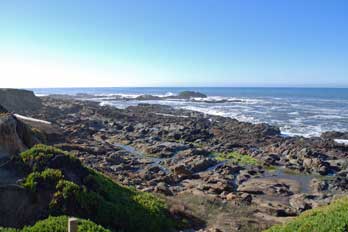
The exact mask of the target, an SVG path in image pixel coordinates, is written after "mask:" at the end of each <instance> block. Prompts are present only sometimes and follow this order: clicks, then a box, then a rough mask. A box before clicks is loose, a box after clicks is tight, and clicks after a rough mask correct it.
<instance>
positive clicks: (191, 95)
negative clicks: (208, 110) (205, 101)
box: [178, 91, 207, 99]
mask: <svg viewBox="0 0 348 232" xmlns="http://www.w3.org/2000/svg"><path fill="white" fill-rule="evenodd" d="M206 97H207V95H205V94H203V93H199V92H194V91H183V92H180V93H179V94H178V98H181V99H190V98H206Z"/></svg>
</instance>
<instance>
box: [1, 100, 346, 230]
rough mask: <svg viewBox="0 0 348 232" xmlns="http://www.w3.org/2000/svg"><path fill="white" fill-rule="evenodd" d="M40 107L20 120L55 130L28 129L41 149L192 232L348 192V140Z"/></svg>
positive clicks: (150, 108) (277, 217)
mask: <svg viewBox="0 0 348 232" xmlns="http://www.w3.org/2000/svg"><path fill="white" fill-rule="evenodd" d="M40 102H41V104H42V106H41V107H40V108H39V109H38V108H35V109H33V110H26V115H25V116H28V117H32V118H35V119H40V120H45V121H48V122H51V123H52V124H51V125H49V124H44V123H40V122H38V121H36V122H35V121H33V120H32V121H31V120H30V119H29V120H26V123H28V124H29V125H31V126H32V127H33V128H36V130H38V131H39V132H40V134H41V135H42V136H43V137H44V139H45V140H46V142H47V143H49V144H53V145H55V146H57V147H59V148H62V149H63V150H67V151H70V152H71V153H73V154H74V155H75V156H76V157H78V158H79V159H80V160H81V161H82V162H83V163H84V164H85V165H87V166H89V167H91V168H94V169H96V170H99V171H101V172H103V173H105V174H107V175H108V176H111V177H112V178H113V179H114V180H116V181H117V182H119V183H121V184H123V185H126V186H133V187H135V188H136V189H138V190H140V191H145V192H153V193H155V194H159V196H161V197H163V198H164V199H166V200H167V202H168V204H169V205H171V211H172V213H173V215H177V216H178V215H181V214H185V215H192V218H199V219H201V220H200V221H197V220H192V221H190V222H188V224H189V226H188V228H191V229H194V230H201V231H260V230H262V229H265V228H267V227H269V226H270V225H273V224H275V223H279V222H282V221H284V220H287V219H288V218H291V217H293V216H296V215H298V214H299V213H301V212H303V211H305V210H307V209H311V208H314V207H317V206H319V205H325V204H328V203H329V202H330V201H331V200H332V199H333V198H335V197H337V196H340V195H342V194H345V193H346V192H347V190H348V185H347V184H348V169H347V167H348V165H347V164H348V158H347V157H348V146H347V145H345V144H342V143H337V142H336V141H335V139H346V138H347V137H348V133H346V134H345V133H334V132H331V133H324V134H323V135H322V136H321V137H318V138H303V137H284V136H282V135H281V133H280V130H279V129H278V128H276V127H273V126H270V125H267V124H251V123H245V122H239V121H237V120H235V119H231V118H225V117H220V116H212V115H205V114H203V113H199V112H194V111H189V110H177V109H173V108H172V107H169V106H163V105H150V104H140V105H138V106H134V107H133V106H132V107H128V108H126V109H117V108H114V107H111V106H100V105H99V104H98V103H96V102H92V101H81V100H75V99H72V98H62V97H57V96H56V97H52V96H51V97H50V96H48V97H41V101H40ZM7 110H9V111H11V110H10V109H7ZM18 120H23V119H20V118H19V119H18ZM62 138H64V141H62Z"/></svg>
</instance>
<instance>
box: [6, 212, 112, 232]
mask: <svg viewBox="0 0 348 232" xmlns="http://www.w3.org/2000/svg"><path fill="white" fill-rule="evenodd" d="M78 225H79V226H78V232H111V231H110V230H107V229H105V228H103V227H102V226H100V225H97V224H95V223H94V222H91V221H89V220H83V219H79V221H78ZM67 230H68V217H67V216H59V217H49V218H47V219H45V220H42V221H38V222H37V223H36V224H35V225H33V226H29V227H24V228H23V229H12V228H0V232H51V231H54V232H67Z"/></svg>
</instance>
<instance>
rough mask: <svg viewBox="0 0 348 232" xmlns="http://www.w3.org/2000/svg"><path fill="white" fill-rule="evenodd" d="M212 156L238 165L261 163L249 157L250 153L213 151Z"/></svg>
mask: <svg viewBox="0 0 348 232" xmlns="http://www.w3.org/2000/svg"><path fill="white" fill-rule="evenodd" d="M213 156H214V157H215V159H216V160H218V161H230V162H232V163H235V164H238V165H261V164H262V163H261V162H260V161H259V160H257V159H255V158H253V157H251V156H250V155H245V154H241V153H239V152H230V153H214V154H213Z"/></svg>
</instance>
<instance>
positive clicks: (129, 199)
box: [21, 145, 174, 231]
mask: <svg viewBox="0 0 348 232" xmlns="http://www.w3.org/2000/svg"><path fill="white" fill-rule="evenodd" d="M21 162H22V163H23V166H26V167H27V168H28V169H29V174H28V175H27V177H26V178H25V180H24V181H23V183H22V185H23V186H24V187H25V188H27V189H28V190H30V191H31V192H32V193H34V194H37V195H39V194H41V193H42V192H47V191H48V192H50V193H51V196H52V199H51V201H50V203H49V206H47V210H48V213H49V214H50V215H55V216H58V215H73V216H76V217H80V218H88V219H91V220H93V221H95V222H97V223H98V224H101V225H103V226H104V227H107V228H112V230H122V231H169V230H170V229H171V228H172V227H173V226H174V224H173V222H172V220H171V219H169V217H168V212H167V206H166V204H165V203H164V202H163V201H162V200H160V199H159V198H156V197H155V196H154V195H152V194H149V193H143V192H138V191H136V190H134V189H130V188H126V187H123V186H120V185H118V184H116V183H115V182H113V181H112V180H111V179H109V178H107V177H106V176H104V175H102V174H100V173H98V172H95V171H93V170H90V169H88V168H86V167H84V166H83V165H82V164H81V163H80V161H79V160H78V159H76V158H74V157H72V156H70V155H69V154H68V153H66V152H64V151H62V150H60V149H57V148H54V147H49V146H45V145H36V146H34V147H33V148H31V149H29V150H28V151H25V152H23V153H22V154H21ZM41 190H43V191H41Z"/></svg>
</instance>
